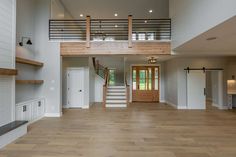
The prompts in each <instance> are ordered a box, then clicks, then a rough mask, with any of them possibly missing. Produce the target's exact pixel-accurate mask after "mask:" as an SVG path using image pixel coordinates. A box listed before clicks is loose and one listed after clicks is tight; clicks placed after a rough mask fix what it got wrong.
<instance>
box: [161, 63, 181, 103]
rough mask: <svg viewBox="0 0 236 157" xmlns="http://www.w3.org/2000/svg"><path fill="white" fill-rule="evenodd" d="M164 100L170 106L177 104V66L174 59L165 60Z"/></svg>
mask: <svg viewBox="0 0 236 157" xmlns="http://www.w3.org/2000/svg"><path fill="white" fill-rule="evenodd" d="M164 70H165V81H164V84H165V99H164V100H165V101H166V102H167V103H168V104H171V105H172V106H177V105H178V82H177V81H178V78H177V77H178V67H177V61H176V60H170V61H168V62H165V69H164Z"/></svg>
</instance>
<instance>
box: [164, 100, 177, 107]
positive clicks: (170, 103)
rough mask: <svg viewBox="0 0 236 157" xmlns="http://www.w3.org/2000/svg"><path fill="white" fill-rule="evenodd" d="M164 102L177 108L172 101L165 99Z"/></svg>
mask: <svg viewBox="0 0 236 157" xmlns="http://www.w3.org/2000/svg"><path fill="white" fill-rule="evenodd" d="M165 103H166V104H168V105H170V106H172V107H174V108H176V109H177V105H176V104H174V103H172V102H169V101H166V102H165Z"/></svg>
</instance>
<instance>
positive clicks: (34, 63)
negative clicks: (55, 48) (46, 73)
mask: <svg viewBox="0 0 236 157" xmlns="http://www.w3.org/2000/svg"><path fill="white" fill-rule="evenodd" d="M16 63H21V64H27V65H31V66H36V67H43V63H41V62H37V61H33V60H29V59H24V58H20V57H16Z"/></svg>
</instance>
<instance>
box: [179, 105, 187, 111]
mask: <svg viewBox="0 0 236 157" xmlns="http://www.w3.org/2000/svg"><path fill="white" fill-rule="evenodd" d="M177 109H178V110H188V107H187V106H178V107H177Z"/></svg>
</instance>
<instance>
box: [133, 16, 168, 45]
mask: <svg viewBox="0 0 236 157" xmlns="http://www.w3.org/2000/svg"><path fill="white" fill-rule="evenodd" d="M132 26H133V35H132V39H133V40H171V20H170V19H149V20H147V19H133V25H132Z"/></svg>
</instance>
